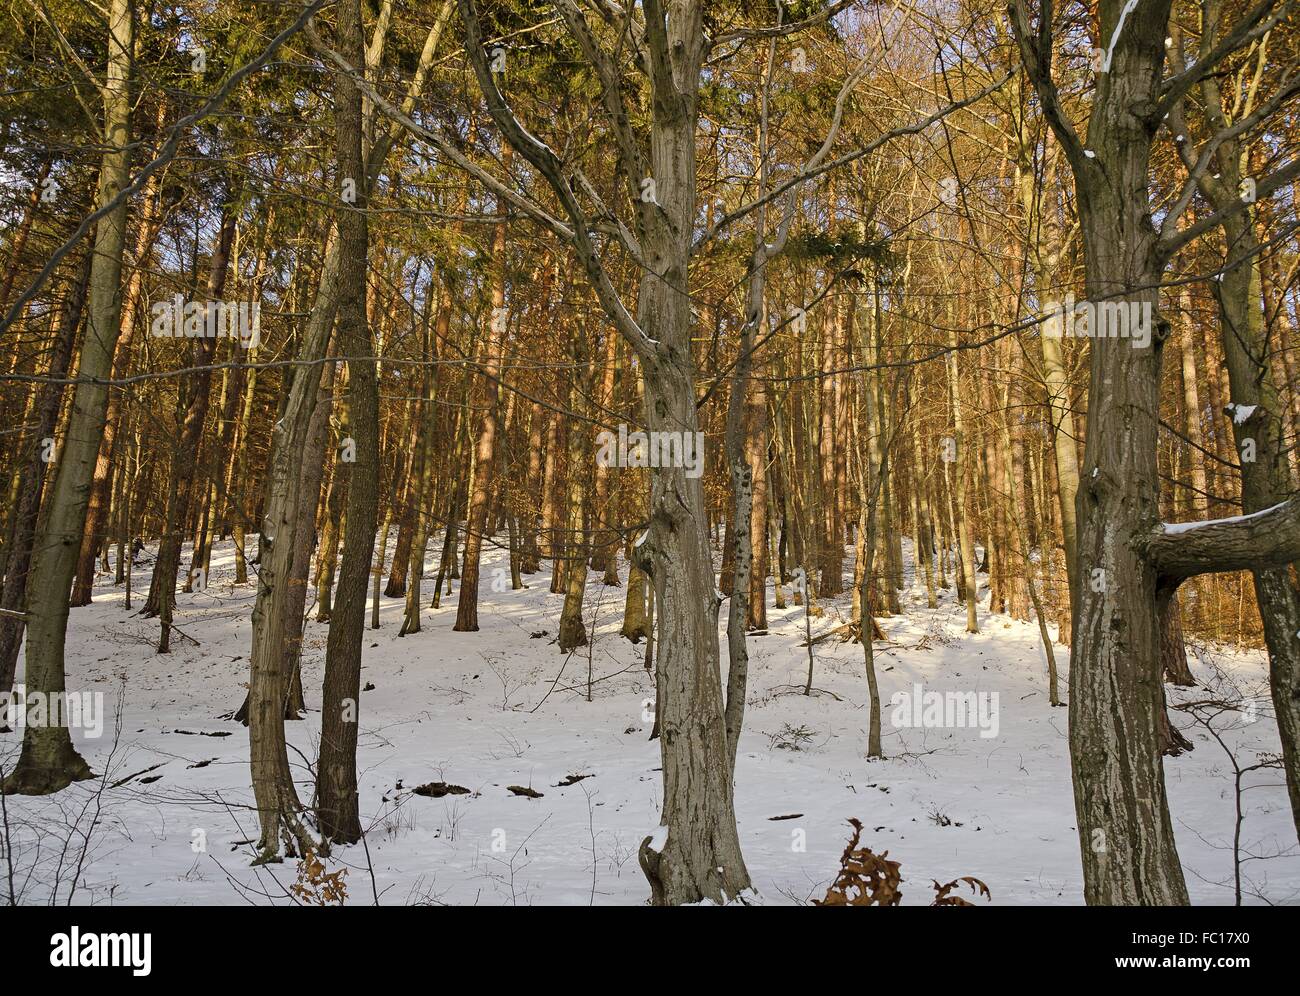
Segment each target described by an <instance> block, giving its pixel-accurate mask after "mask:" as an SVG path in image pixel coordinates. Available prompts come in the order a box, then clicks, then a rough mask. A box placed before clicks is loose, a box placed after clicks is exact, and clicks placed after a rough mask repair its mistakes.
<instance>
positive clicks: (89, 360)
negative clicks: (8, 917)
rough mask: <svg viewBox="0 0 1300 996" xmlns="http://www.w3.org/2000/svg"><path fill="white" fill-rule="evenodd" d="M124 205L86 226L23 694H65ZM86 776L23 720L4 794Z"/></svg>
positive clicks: (122, 119) (127, 66)
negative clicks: (67, 407) (68, 405)
mask: <svg viewBox="0 0 1300 996" xmlns="http://www.w3.org/2000/svg"><path fill="white" fill-rule="evenodd" d="M134 47H135V17H134V10H133V8H132V3H131V0H112V2H111V4H110V5H109V10H108V70H107V73H106V75H105V80H104V85H103V87H102V88H101V90H102V93H103V98H104V132H103V137H104V153H103V157H102V159H101V163H100V171H99V189H98V193H97V196H96V204H97V206H100V207H103V206H107V205H108V204H109V203H110V202H111V201H112V200H113V199H114V198H115V197H116V196H117V194H118V192H119V191H121V190H122V188H123V187H125V186H126V184H127V182H128V178H129V173H130V159H131V150H130V148H129V144H130V140H131V92H130V90H131V58H132V51H133V49H134ZM126 212H127V202H126V199H125V198H124V199H123V200H122V202H121V203H120V204H118V205H117V206H116V207H114V208H113V209H112V210H111V211H109V212H108V213H107V214H105V215H104V217H102V218H101V219H100V220H99V223H98V224H97V225H96V227H95V242H94V259H93V262H92V263H91V268H90V310H89V326H88V328H87V329H86V335H85V341H84V342H83V344H82V347H81V357H80V363H79V365H78V366H79V374H80V376H81V378H83V379H82V380H81V382H80V383H79V384H78V385H77V390H76V393H75V395H74V398H73V407H72V411H71V413H70V416H69V419H68V429H67V436H66V439H65V442H64V445H63V452H62V454H60V457H59V460H58V462H57V466H56V469H55V474H54V485H53V488H52V490H51V493H50V498H49V502H50V512H49V516H48V517H47V518H46V520H45V525H44V528H43V529H42V530H41V531H40V535H39V536H38V537H37V539H36V545H35V552H34V554H33V557H32V568H31V572H30V574H29V575H28V585H27V588H28V599H27V660H26V664H27V666H26V671H25V681H26V686H27V694H28V697H29V699H30V698H31V696H32V693H33V692H35V693H39V694H41V695H44V696H45V697H46V700H47V701H48V700H49V699H51V698H55V697H57V698H58V699H60V700H61V699H62V697H63V694H64V690H65V684H64V682H65V674H64V658H63V655H64V645H65V641H66V637H67V627H68V594H69V592H70V591H71V588H72V578H73V575H74V574H75V573H76V569H77V555H78V553H79V552H80V550H81V538H82V536H83V535H84V533H85V527H86V505H87V502H88V500H89V497H90V486H91V483H92V480H93V478H94V471H95V460H96V458H97V456H98V455H99V446H100V442H101V440H102V439H103V435H104V411H105V407H106V406H107V404H108V385H107V384H106V383H105V382H104V381H105V379H106V378H107V377H108V376H109V373H110V371H111V368H112V362H113V350H114V347H115V346H116V344H117V337H118V335H119V333H120V331H121V329H120V319H121V309H122V282H121V276H122V250H123V247H124V245H125V242H126ZM89 777H91V772H90V768H89V767H88V766H87V764H86V762H85V760H83V759H82V757H81V755H80V754H78V753H77V751H76V749H75V748H74V747H73V746H72V737H71V736H70V734H69V732H68V728H67V727H66V726H64V725H62V724H55V723H50V724H45V723H30V724H28V725H27V726H26V727H25V728H24V730H23V748H22V754H21V755H20V756H19V759H18V764H17V766H16V767H15V768H14V770H13V771H12V772H11V773H10V775H9V777H8V778H7V779H6V780H5V784H4V791H5V792H16V793H19V794H25V795H41V794H45V793H49V792H57V791H58V790H60V789H62V788H64V787H66V786H67V785H68V784H69V783H70V782H73V781H79V780H81V779H85V778H89Z"/></svg>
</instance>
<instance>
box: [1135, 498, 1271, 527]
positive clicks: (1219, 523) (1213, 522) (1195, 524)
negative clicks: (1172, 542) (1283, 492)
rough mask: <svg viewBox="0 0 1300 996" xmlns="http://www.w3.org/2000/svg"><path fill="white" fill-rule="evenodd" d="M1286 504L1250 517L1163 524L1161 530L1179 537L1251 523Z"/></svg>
mask: <svg viewBox="0 0 1300 996" xmlns="http://www.w3.org/2000/svg"><path fill="white" fill-rule="evenodd" d="M1285 504H1286V502H1285V501H1280V502H1278V503H1277V504H1276V505H1270V506H1269V507H1268V508H1261V509H1260V510H1259V511H1258V512H1251V513H1250V514H1249V515H1233V516H1229V517H1228V518H1226V519H1202V520H1201V521H1199V522H1162V523H1161V524H1160V529H1161V530H1162V531H1163V532H1166V533H1169V534H1172V535H1177V534H1178V533H1186V532H1190V531H1191V530H1193V529H1200V528H1201V527H1202V526H1222V525H1226V524H1227V523H1229V522H1249V521H1250V520H1251V519H1258V518H1259V517H1260V516H1261V515H1268V513H1269V512H1275V511H1277V510H1278V509H1279V508H1281V507H1282V506H1283V505H1285Z"/></svg>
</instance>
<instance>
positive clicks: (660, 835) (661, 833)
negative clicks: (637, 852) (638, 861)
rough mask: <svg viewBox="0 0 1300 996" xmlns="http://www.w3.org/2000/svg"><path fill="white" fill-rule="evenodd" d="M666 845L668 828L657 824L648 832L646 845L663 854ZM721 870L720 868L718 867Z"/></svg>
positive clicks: (656, 852)
mask: <svg viewBox="0 0 1300 996" xmlns="http://www.w3.org/2000/svg"><path fill="white" fill-rule="evenodd" d="M667 846H668V828H667V827H666V826H662V825H660V826H657V827H655V828H654V830H653V831H651V833H650V840H649V841H648V842H647V843H646V847H648V848H649V849H650V850H652V851H654V852H655V854H663V853H664V848H665V847H667ZM718 870H719V871H721V869H718Z"/></svg>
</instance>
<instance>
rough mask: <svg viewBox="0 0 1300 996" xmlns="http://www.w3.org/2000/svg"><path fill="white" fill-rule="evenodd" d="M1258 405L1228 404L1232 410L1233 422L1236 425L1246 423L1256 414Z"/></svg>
mask: <svg viewBox="0 0 1300 996" xmlns="http://www.w3.org/2000/svg"><path fill="white" fill-rule="evenodd" d="M1258 407H1259V406H1258V405H1228V411H1230V412H1232V422H1233V424H1234V425H1245V424H1246V420H1247V419H1249V418H1250V417H1251V416H1252V415H1254V414H1255V409H1256V408H1258Z"/></svg>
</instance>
